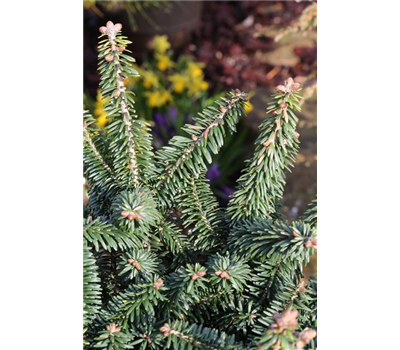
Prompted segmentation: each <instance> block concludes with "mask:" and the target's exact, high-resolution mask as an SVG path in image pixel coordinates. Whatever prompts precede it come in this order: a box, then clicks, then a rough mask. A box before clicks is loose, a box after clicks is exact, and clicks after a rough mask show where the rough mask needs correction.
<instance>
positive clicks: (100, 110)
mask: <svg viewBox="0 0 400 350" xmlns="http://www.w3.org/2000/svg"><path fill="white" fill-rule="evenodd" d="M108 100H109V98H108V97H106V98H103V96H102V95H101V92H100V90H99V91H97V96H96V104H95V109H94V111H93V112H94V114H95V115H96V116H97V122H96V125H98V126H99V127H101V128H104V127H105V126H106V125H107V123H108V119H107V112H106V111H105V110H104V105H105V104H106V102H107V101H108Z"/></svg>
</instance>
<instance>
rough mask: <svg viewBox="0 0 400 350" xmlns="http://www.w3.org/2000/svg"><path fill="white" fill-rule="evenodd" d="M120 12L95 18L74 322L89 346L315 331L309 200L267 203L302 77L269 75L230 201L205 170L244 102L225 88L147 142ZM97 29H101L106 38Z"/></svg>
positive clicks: (310, 336) (293, 337)
mask: <svg viewBox="0 0 400 350" xmlns="http://www.w3.org/2000/svg"><path fill="white" fill-rule="evenodd" d="M120 29H121V26H120V25H118V24H117V25H114V24H113V23H111V22H109V23H107V27H102V28H101V29H100V31H101V32H102V34H104V35H102V36H101V37H100V39H101V40H102V41H101V42H100V47H99V52H100V53H99V60H100V65H99V66H100V73H101V87H102V90H103V91H102V93H103V94H104V95H105V96H108V97H109V102H108V106H107V111H108V117H109V118H110V119H112V122H111V123H110V124H109V125H108V127H107V128H106V129H105V130H100V129H99V128H97V127H96V126H95V125H94V121H93V118H92V117H91V116H90V115H89V114H88V113H85V114H84V176H85V178H86V180H87V182H88V184H89V191H88V193H89V202H88V203H87V204H86V206H85V209H84V216H85V219H84V232H83V238H84V245H83V252H84V326H85V332H84V333H85V341H84V344H85V347H86V348H88V349H92V348H94V349H95V348H100V349H225V350H227V349H255V348H257V347H258V348H260V349H270V348H273V347H275V348H277V346H278V345H279V346H281V348H287V349H293V347H297V348H299V349H300V348H304V347H305V346H308V347H310V346H311V347H312V346H314V345H315V335H316V334H315V331H314V330H312V329H309V328H316V325H317V320H316V306H317V304H316V280H314V279H312V280H311V282H308V281H306V280H305V279H304V274H303V266H304V265H305V264H307V263H308V261H309V259H310V256H311V255H312V254H314V253H315V252H316V249H317V237H316V229H317V224H316V219H317V217H316V201H314V202H312V203H311V205H310V208H309V209H308V210H307V212H306V213H304V215H303V216H302V217H301V219H300V220H299V221H296V222H293V223H289V222H286V221H285V220H284V219H283V218H282V217H281V214H280V213H279V211H278V208H279V206H280V203H279V202H280V200H281V198H282V194H283V187H284V182H285V179H284V176H285V175H284V170H285V169H287V168H288V167H289V166H292V163H293V161H294V156H295V154H296V152H297V149H298V140H297V137H296V135H295V128H296V122H297V117H296V116H295V114H294V112H295V111H296V110H298V107H297V101H298V100H299V98H300V96H299V94H298V92H299V91H300V90H299V86H298V85H296V84H295V83H294V82H293V81H292V80H290V79H288V81H286V82H285V85H281V86H279V87H278V88H277V89H278V94H277V95H275V96H274V99H275V102H273V103H272V104H271V105H270V107H269V111H275V112H274V113H273V115H272V117H270V118H268V119H267V120H266V121H265V122H263V123H262V126H261V134H260V137H259V138H258V139H257V141H256V149H255V154H254V157H253V158H252V159H251V160H250V161H249V162H248V164H247V167H246V169H245V170H244V172H243V175H242V176H241V178H240V179H239V187H238V190H237V191H236V193H235V194H233V196H232V200H231V202H230V204H229V207H228V209H227V210H224V209H223V208H220V207H219V205H218V202H217V201H216V200H215V198H214V195H213V193H212V191H211V189H210V187H209V185H208V184H207V182H206V180H205V177H204V174H205V171H206V170H207V164H209V163H211V157H212V155H214V154H217V153H218V152H219V150H220V148H221V147H222V145H223V144H224V137H225V136H226V135H227V133H228V132H229V133H233V132H234V131H235V128H236V123H237V122H238V120H239V118H240V116H242V115H243V114H244V105H245V103H246V94H244V93H242V92H240V91H238V90H236V91H231V92H230V93H228V94H227V95H226V97H222V98H221V99H219V100H218V101H216V103H215V106H211V107H207V108H206V109H205V110H204V111H203V112H202V113H200V114H199V116H198V118H197V119H196V123H195V124H194V125H186V126H185V127H184V128H183V129H184V131H185V132H186V134H187V135H188V136H176V137H174V138H173V139H172V140H171V141H170V143H169V145H168V146H166V147H164V148H162V149H160V150H159V151H158V152H156V154H155V155H153V151H152V149H151V147H150V144H151V134H150V133H149V130H148V128H147V126H146V125H144V124H142V123H141V122H140V123H139V122H138V121H137V119H136V116H135V112H134V108H133V103H134V102H133V98H132V96H131V95H129V94H127V93H126V92H125V89H124V87H123V84H122V83H123V80H124V79H126V78H128V77H129V75H135V74H136V72H135V71H133V70H132V69H130V68H129V67H128V65H127V63H128V62H131V61H132V59H131V58H130V57H129V56H127V55H126V54H125V52H128V50H126V44H127V43H128V42H127V41H126V39H125V38H124V37H122V36H121V35H120ZM103 38H104V40H103Z"/></svg>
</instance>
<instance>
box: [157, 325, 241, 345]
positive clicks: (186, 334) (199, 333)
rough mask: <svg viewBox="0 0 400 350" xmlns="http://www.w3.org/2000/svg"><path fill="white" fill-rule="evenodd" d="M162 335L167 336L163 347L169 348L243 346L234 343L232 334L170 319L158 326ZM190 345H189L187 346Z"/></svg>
mask: <svg viewBox="0 0 400 350" xmlns="http://www.w3.org/2000/svg"><path fill="white" fill-rule="evenodd" d="M160 331H161V332H162V333H163V335H164V337H167V343H166V346H165V348H166V349H170V348H171V346H172V347H173V349H186V348H193V349H204V350H219V349H220V350H231V349H232V350H233V349H236V350H240V349H243V347H242V346H241V345H240V344H238V343H235V337H234V336H227V335H226V334H225V333H220V332H218V331H217V330H215V329H210V328H203V327H202V326H201V325H199V326H198V325H196V324H192V325H189V324H188V323H187V322H181V321H172V322H170V323H165V324H164V326H162V327H161V328H160ZM187 345H190V347H187Z"/></svg>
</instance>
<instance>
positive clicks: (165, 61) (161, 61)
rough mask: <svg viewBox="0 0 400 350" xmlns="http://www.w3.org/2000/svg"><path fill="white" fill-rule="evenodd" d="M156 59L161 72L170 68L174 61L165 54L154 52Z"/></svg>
mask: <svg viewBox="0 0 400 350" xmlns="http://www.w3.org/2000/svg"><path fill="white" fill-rule="evenodd" d="M156 59H157V68H158V69H159V70H160V71H162V72H163V71H165V70H167V69H168V68H172V67H173V66H174V65H175V63H174V62H172V61H171V59H170V58H169V56H167V55H161V54H156Z"/></svg>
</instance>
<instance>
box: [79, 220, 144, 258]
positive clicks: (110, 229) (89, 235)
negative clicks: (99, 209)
mask: <svg viewBox="0 0 400 350" xmlns="http://www.w3.org/2000/svg"><path fill="white" fill-rule="evenodd" d="M83 237H84V238H85V239H86V240H87V241H88V242H89V243H91V244H93V245H94V247H95V249H96V251H99V249H100V246H101V247H103V249H105V250H108V251H111V250H118V249H121V250H126V249H128V248H139V247H141V241H140V240H139V239H137V238H136V237H135V236H133V235H131V234H130V233H128V232H125V231H121V230H118V229H117V228H116V227H114V226H113V225H111V224H108V223H107V222H104V221H101V220H100V218H97V219H96V220H94V221H91V220H89V219H85V220H84V221H83Z"/></svg>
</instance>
